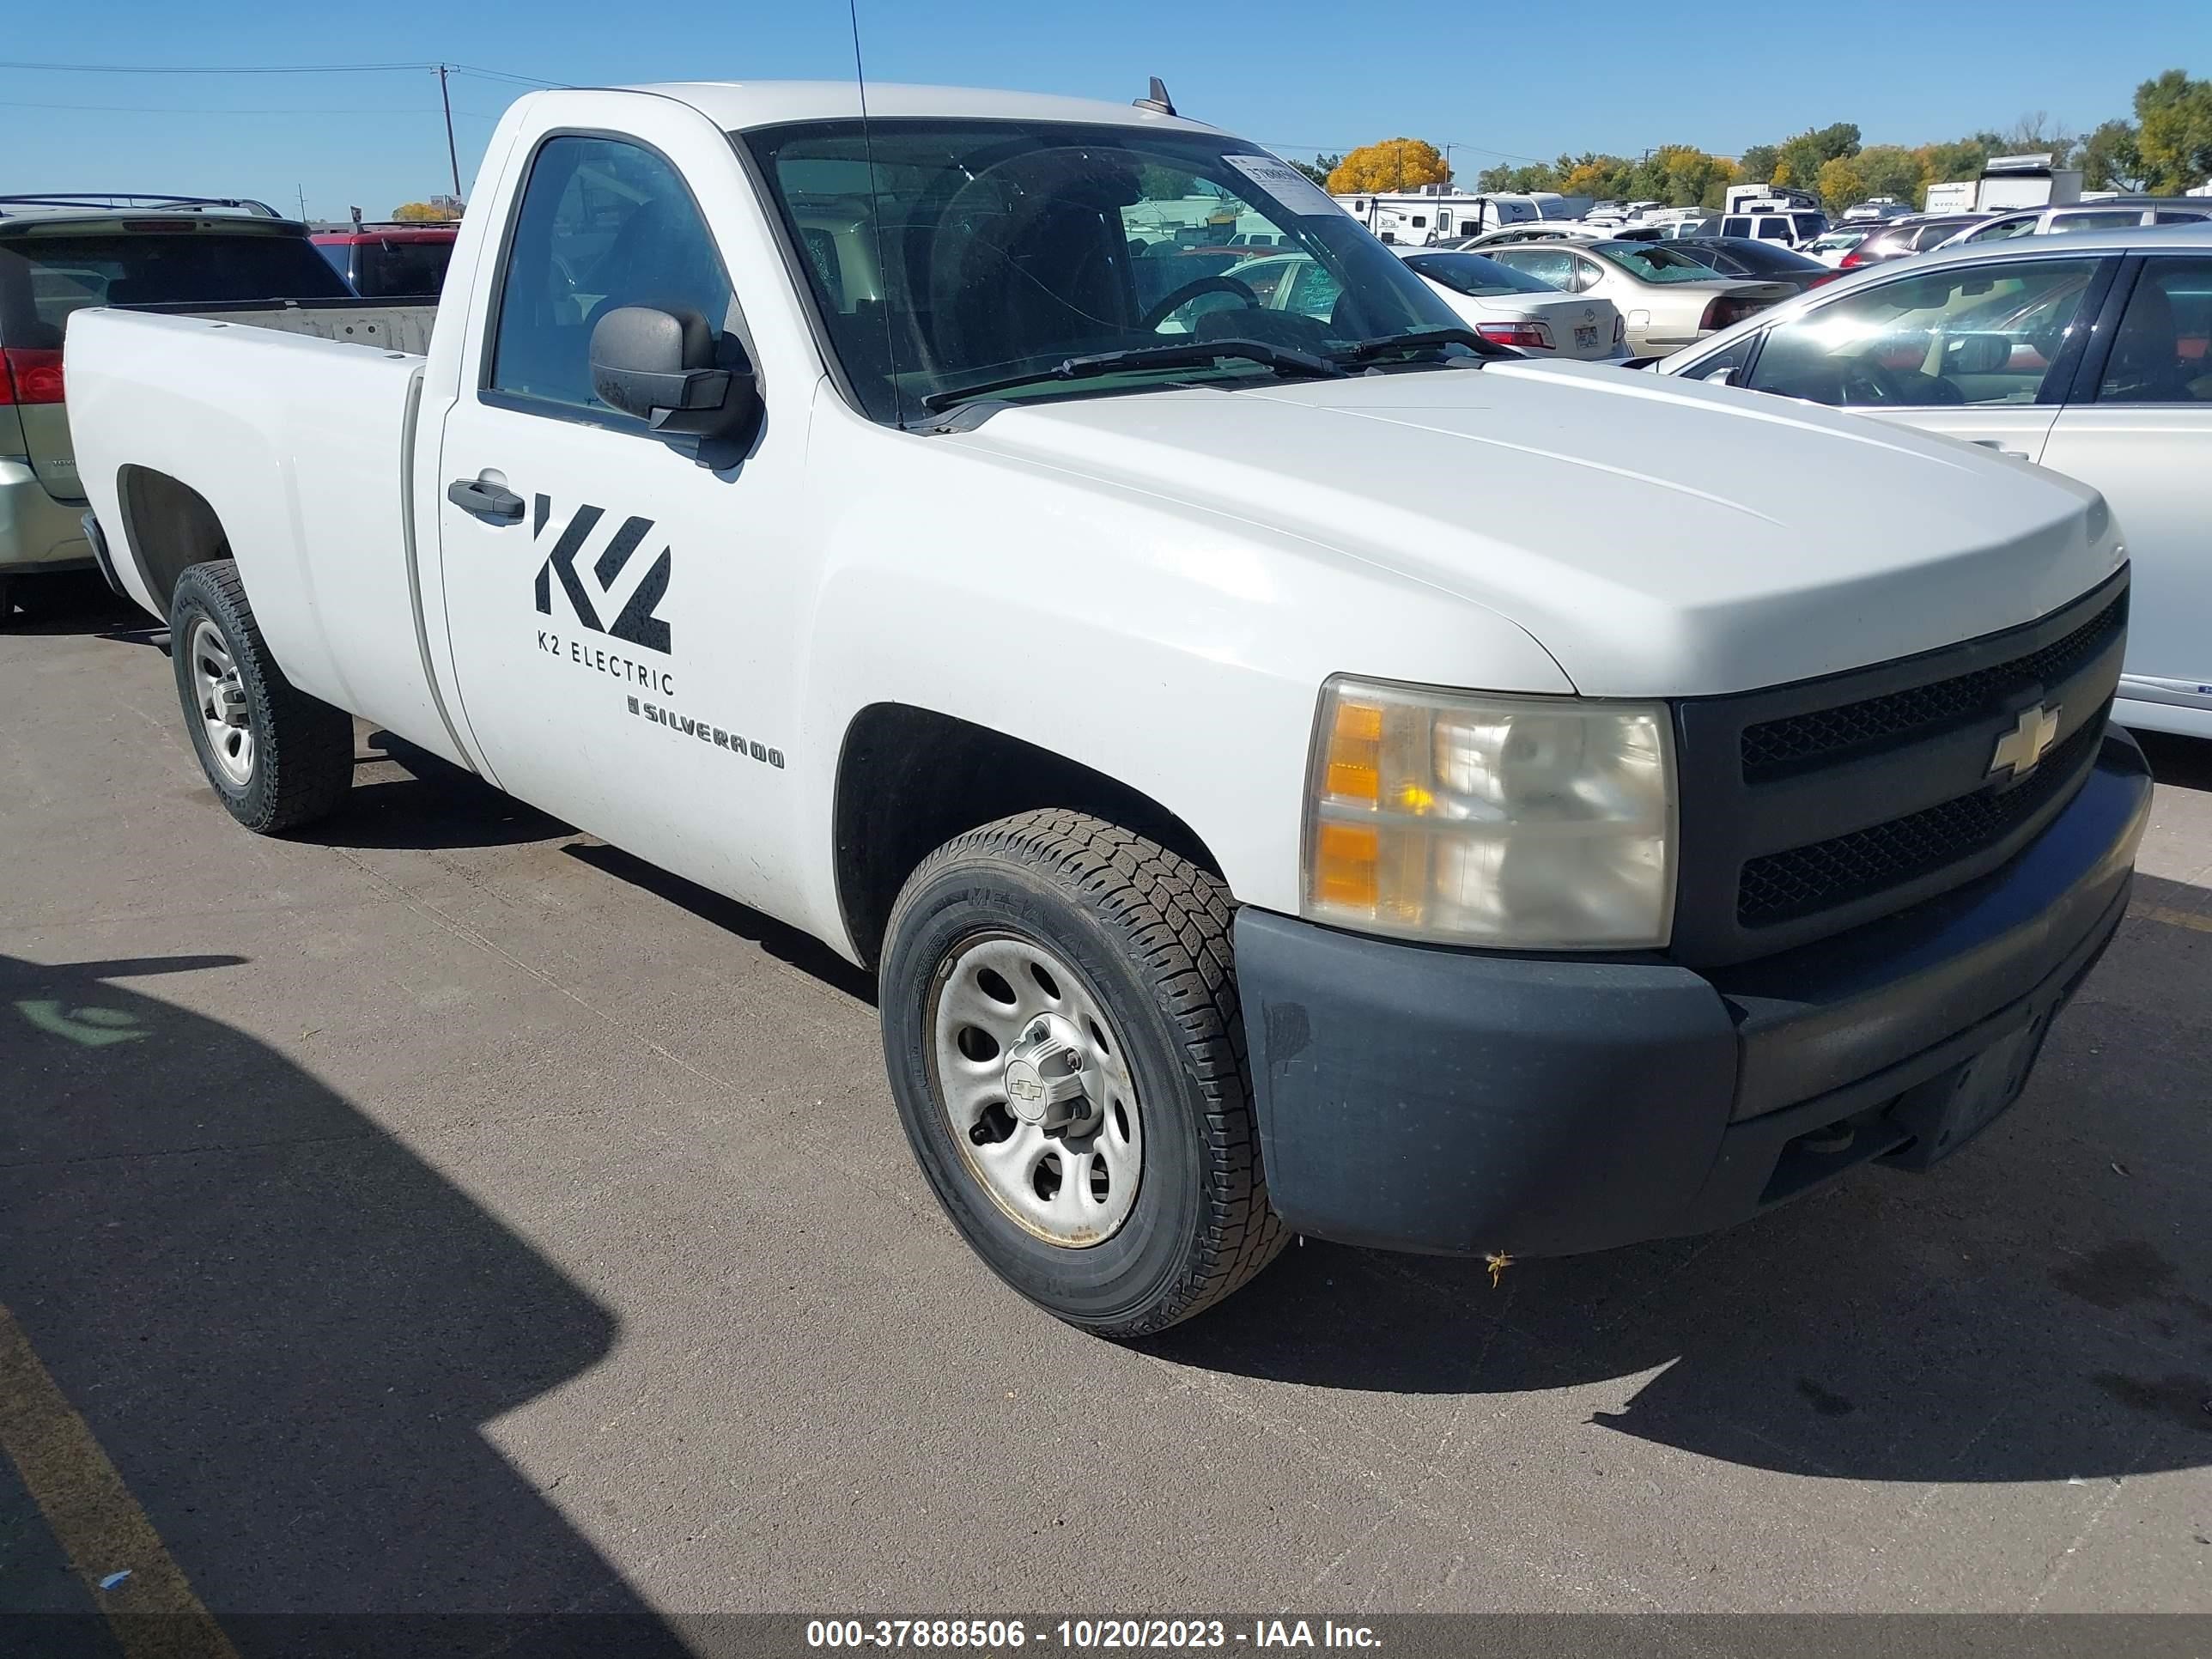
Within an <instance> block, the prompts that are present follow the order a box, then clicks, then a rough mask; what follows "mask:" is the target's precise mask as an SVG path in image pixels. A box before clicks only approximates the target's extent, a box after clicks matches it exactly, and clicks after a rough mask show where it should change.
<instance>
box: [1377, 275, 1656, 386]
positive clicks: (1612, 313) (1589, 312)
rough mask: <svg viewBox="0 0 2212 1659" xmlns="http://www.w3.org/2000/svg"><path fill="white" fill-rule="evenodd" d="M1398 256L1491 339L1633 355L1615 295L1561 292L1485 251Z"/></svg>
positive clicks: (1547, 351)
mask: <svg viewBox="0 0 2212 1659" xmlns="http://www.w3.org/2000/svg"><path fill="white" fill-rule="evenodd" d="M1400 257H1401V258H1403V259H1404V260H1405V261H1406V266H1407V270H1412V271H1413V272H1414V273H1415V274H1416V275H1417V276H1419V277H1420V279H1421V280H1422V281H1423V282H1425V283H1427V284H1428V285H1429V286H1430V287H1431V288H1432V289H1436V291H1437V294H1438V295H1441V296H1442V298H1443V301H1444V303H1445V304H1446V305H1448V306H1449V307H1451V308H1452V309H1453V310H1454V311H1455V312H1457V313H1459V314H1460V315H1461V316H1462V317H1463V318H1465V319H1467V322H1468V326H1469V327H1471V328H1473V329H1474V331H1475V332H1476V333H1478V334H1480V335H1481V336H1482V337H1483V338H1484V339H1486V340H1492V341H1495V342H1496V343H1498V344H1499V345H1509V346H1517V347H1519V348H1520V349H1522V350H1523V351H1527V352H1532V353H1538V354H1541V355H1543V356H1548V357H1553V358H1563V357H1564V358H1574V359H1577V360H1579V361H1582V362H1620V361H1621V360H1622V359H1624V358H1626V356H1628V331H1627V325H1626V322H1625V321H1624V320H1623V319H1622V318H1621V314H1620V307H1617V306H1615V305H1614V304H1613V301H1610V300H1604V299H1600V298H1599V297H1598V296H1597V295H1584V294H1562V293H1560V292H1559V289H1556V288H1553V286H1552V285H1551V284H1550V283H1542V282H1539V281H1538V280H1537V279H1536V278H1535V277H1534V276H1527V275H1524V274H1523V273H1522V272H1521V271H1517V270H1514V269H1513V268H1512V267H1511V266H1510V265H1504V264H1499V263H1498V261H1497V260H1495V259H1486V258H1484V257H1483V256H1482V255H1481V254H1480V253H1455V252H1437V251H1436V250H1434V249H1431V248H1407V249H1404V250H1402V251H1401V256H1400Z"/></svg>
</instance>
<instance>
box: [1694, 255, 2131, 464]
mask: <svg viewBox="0 0 2212 1659" xmlns="http://www.w3.org/2000/svg"><path fill="white" fill-rule="evenodd" d="M2111 265H2112V261H2111V260H2110V259H2109V258H2098V257H2096V256H2095V255H2093V254H2090V255H2076V256H2074V257H2071V258H2068V257H2054V258H2047V259H2034V260H2021V259H2009V260H2003V261H1999V262H1992V263H1991V264H1986V265H1967V266H1948V267H1943V268H1939V269H1937V270H1924V271H1913V270H1909V269H1907V270H1899V272H1898V274H1897V275H1896V276H1894V277H1893V278H1892V279H1891V280H1889V281H1887V282H1885V283H1875V285H1873V286H1872V287H1869V288H1863V289H1857V290H1856V291H1855V292H1852V293H1850V294H1846V295H1841V296H1839V297H1838V298H1837V299H1835V300H1833V301H1829V302H1828V303H1826V304H1825V305H1820V306H1816V307H1813V308H1812V309H1810V310H1808V311H1805V312H1802V313H1799V314H1798V315H1797V316H1796V317H1793V318H1790V319H1788V320H1786V321H1784V322H1779V323H1777V324H1776V325H1774V326H1773V327H1771V328H1770V329H1768V330H1767V331H1765V335H1764V336H1763V337H1762V340H1761V343H1760V345H1759V355H1758V356H1757V357H1756V358H1755V359H1754V360H1753V362H1752V365H1751V368H1750V371H1749V373H1748V374H1744V375H1741V376H1738V377H1737V378H1736V381H1735V383H1736V384H1738V385H1741V386H1749V387H1750V388H1751V389H1752V390H1753V391H1755V392H1773V393H1775V394H1776V395H1777V396H1778V397H1784V398H1803V399H1805V400H1806V401H1807V402H1809V403H1817V404H1828V405H1829V406H1831V407H1832V408H1838V409H1849V410H1855V411H1857V412H1858V413H1861V414H1866V415H1877V416H1881V418H1882V419H1884V420H1886V421H1893V422H1896V423H1897V424H1898V425H1899V426H1910V427H1917V428H1919V429H1920V430H1922V431H1924V432H1934V433H1939V434H1941V435H1943V436H1945V437H1948V438H1959V439H1963V440H1964V441H1966V442H1968V443H1973V444H1979V445H1981V446H1983V447H1984V448H1988V449H1992V450H1995V451H1996V452H1997V453H2000V454H2003V455H2009V456H2012V457H2014V458H2015V459H2019V460H2024V461H2040V460H2041V459H2043V451H2044V446H2045V442H2046V441H2048V439H2049V438H2050V435H2051V423H2052V422H2053V421H2054V420H2056V418H2057V414H2058V408H2059V404H2060V402H2061V400H2062V398H2063V390H2064V386H2065V383H2066V381H2067V380H2068V379H2069V378H2070V376H2071V375H2072V373H2073V366H2074V364H2075V362H2076V360H2077V359H2078V356H2079V354H2080V349H2081V343H2082V336H2083V334H2084V332H2085V330H2084V328H2083V327H2082V326H2081V325H2083V324H2086V323H2087V321H2088V320H2089V319H2092V318H2093V317H2094V316H2095V314H2096V312H2095V306H2096V304H2097V303H2099V302H2100V301H2101V300H2102V297H2103V292H2104V289H2105V286H2106V283H2108V282H2109V280H2110V273H2111Z"/></svg>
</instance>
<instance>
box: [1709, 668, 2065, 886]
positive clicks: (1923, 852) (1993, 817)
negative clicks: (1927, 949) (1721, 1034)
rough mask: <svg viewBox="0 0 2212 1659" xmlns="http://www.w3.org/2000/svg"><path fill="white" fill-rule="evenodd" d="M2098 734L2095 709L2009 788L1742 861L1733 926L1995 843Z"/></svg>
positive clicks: (2055, 786)
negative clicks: (2023, 780)
mask: <svg viewBox="0 0 2212 1659" xmlns="http://www.w3.org/2000/svg"><path fill="white" fill-rule="evenodd" d="M2061 643H2062V644H2063V641H2062V642H2061ZM2051 648H2052V649H2053V650H2056V649H2057V648H2058V647H2055V646H2054V647H2051ZM2038 654H2039V655H2040V654H2043V653H2038ZM1968 678H1975V677H1972V676H1969V677H1968ZM1875 701H1887V699H1875ZM2104 733H2105V711H2104V710H2102V709H2100V710H2099V711H2098V714H2097V715H2096V718H2095V719H2093V720H2088V721H2086V722H2085V723H2084V724H2083V725H2082V726H2081V728H2080V729H2079V730H2078V731H2076V732H2075V733H2074V735H2073V736H2072V737H2070V738H2067V739H2066V740H2065V742H2063V743H2062V744H2059V745H2058V746H2057V748H2055V749H2053V750H2051V752H2050V753H2049V754H2047V755H2045V757H2043V762H2042V763H2041V764H2040V765H2039V766H2038V767H2037V768H2036V769H2035V772H2034V774H2033V776H2031V777H2029V778H2028V779H2027V781H2025V782H2022V783H2021V784H2019V785H2018V786H2016V787H2013V788H2009V789H2003V790H1990V789H1982V790H1977V791H1976V792H1975V793H1972V794H1971V795H1961V796H1960V797H1959V798H1958V799H1955V800H1947V801H1944V802H1942V804H1941V805H1936V806H1930V807H1927V808H1925V809H1923V811H1917V812H1909V813H1907V814H1906V815H1905V817H1899V818H1892V819H1891V820H1890V821H1889V822H1888V823H1876V824H1871V825H1869V827H1868V828H1866V829H1854V830H1853V831H1851V832H1850V834H1849V835H1845V836H1834V837H1832V838H1831V839H1829V840H1827V841H1820V842H1814V843H1813V844H1812V845H1811V846H1809V847H1793V848H1790V850H1789V851H1788V852H1786V853H1770V854H1767V855H1765V857H1763V858H1755V859H1752V860H1749V861H1748V862H1747V863H1746V864H1745V865H1744V866H1743V875H1742V878H1741V880H1740V881H1739V882H1738V883H1737V885H1736V902H1735V910H1736V920H1737V921H1738V922H1740V923H1741V925H1742V926H1744V927H1765V926H1769V925H1771V924H1772V923H1775V922H1779V921H1792V920H1794V919H1795V918H1796V917H1799V916H1808V915H1814V914H1815V913H1816V912H1818V911H1821V910H1828V909H1832V908H1835V907H1836V906H1838V905H1841V904H1848V903H1850V902H1851V901H1852V900H1854V899H1857V898H1863V897H1864V896H1867V895H1868V894H1869V893H1879V892H1881V891H1882V890H1885V889H1887V888H1891V887H1895V886H1899V885H1900V884H1903V883H1905V882H1909V881H1911V880H1914V879H1915V878H1918V877H1921V876H1924V875H1927V874H1929V872H1933V871H1936V870H1941V869H1943V868H1944V867H1946V866H1949V865H1953V864H1956V863H1958V862H1959V861H1960V860H1962V859H1966V858H1968V857H1970V856H1972V854H1976V853H1978V852H1980V851H1982V850H1983V849H1984V848H1988V847H1990V846H1993V845H1995V844H1996V842H2000V841H2002V840H2003V839H2004V838H2005V837H2006V836H2008V835H2010V834H2011V833H2012V832H2013V831H2014V830H2015V829H2019V828H2020V827H2021V825H2022V824H2024V823H2027V821H2028V820H2029V819H2030V818H2032V817H2034V816H2035V815H2036V814H2037V813H2038V812H2039V811H2042V810H2043V808H2044V807H2045V805H2048V804H2049V803H2050V802H2051V799H2053V798H2054V797H2055V796H2057V794H2058V793H2060V792H2061V791H2062V790H2064V789H2066V788H2068V787H2070V786H2071V785H2072V784H2073V783H2074V782H2075V781H2076V780H2077V778H2078V777H2079V775H2080V773H2081V768H2082V766H2083V765H2084V764H2085V763H2086V762H2087V759H2088V757H2089V756H2090V755H2091V753H2092V752H2093V750H2095V749H2096V746H2097V744H2099V743H2100V741H2102V739H2103V738H2104Z"/></svg>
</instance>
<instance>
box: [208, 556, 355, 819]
mask: <svg viewBox="0 0 2212 1659" xmlns="http://www.w3.org/2000/svg"><path fill="white" fill-rule="evenodd" d="M169 657H170V660H171V661H172V663H173V665H174V666H175V668H176V673H177V696H178V698H179V701H180V702H182V703H183V704H184V709H185V727H186V729H187V730H188V731H190V732H191V738H192V749H193V750H194V752H195V753H197V755H198V756H199V758H200V769H201V770H203V771H204V772H205V773H206V774H207V781H208V782H209V784H210V786H211V787H213V788H214V790H215V793H216V797H217V799H220V800H221V801H222V804H223V805H224V806H225V807H226V808H228V810H229V812H230V815H231V817H234V818H236V819H237V820H238V821H239V822H240V823H242V824H244V825H245V826H246V828H247V829H251V830H252V831H254V832H255V833H256V834H257V835H264V836H273V835H277V834H281V833H282V832H283V831H284V830H287V829H298V828H300V827H301V825H303V824H307V823H313V822H314V821H315V820H316V819H317V818H319V817H325V816H327V815H328V814H329V813H330V812H331V811H334V810H335V809H336V808H337V805H338V803H339V802H341V801H343V799H345V795H346V791H347V790H348V789H349V788H351V787H353V717H352V716H351V715H349V714H346V713H345V712H344V711H343V709H338V708H331V705H330V704H328V703H326V702H320V701H319V700H318V699H316V698H314V697H311V696H308V695H307V693H306V692H304V691H301V690H299V689H298V688H296V687H295V686H294V685H293V684H292V683H291V682H290V681H289V680H288V679H286V678H284V671H283V669H281V668H279V667H277V665H276V659H275V658H273V657H271V656H270V654H269V647H267V645H266V644H264V642H263V641H262V638H261V630H260V629H258V628H257V627H256V626H255V625H254V622H253V608H252V606H251V605H248V604H247V603H246V588H245V586H244V585H243V584H242V583H241V582H240V580H238V566H237V565H236V564H235V563H234V562H232V561H230V560H228V559H222V560H219V561H216V562H214V563H210V564H196V565H193V566H191V568H189V569H187V570H186V571H185V573H184V574H183V575H181V576H179V578H178V579H177V587H176V592H175V593H174V594H173V595H172V596H171V598H170V600H169Z"/></svg>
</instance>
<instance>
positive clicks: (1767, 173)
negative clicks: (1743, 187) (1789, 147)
mask: <svg viewBox="0 0 2212 1659" xmlns="http://www.w3.org/2000/svg"><path fill="white" fill-rule="evenodd" d="M1781 159H1782V152H1781V151H1780V150H1778V149H1776V148H1775V147H1774V146H1773V145H1772V144H1753V146H1752V147H1751V148H1750V149H1747V150H1746V151H1744V153H1743V155H1742V156H1741V158H1740V159H1739V160H1738V161H1737V162H1736V164H1735V171H1736V178H1737V179H1738V181H1739V182H1741V183H1743V184H1747V185H1771V184H1772V183H1773V182H1774V167H1775V164H1776V163H1777V162H1778V161H1781Z"/></svg>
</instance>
